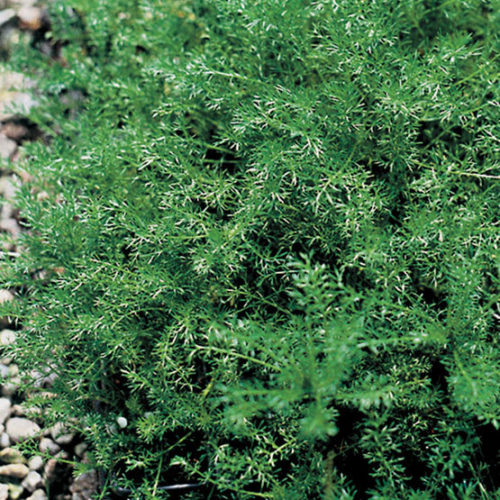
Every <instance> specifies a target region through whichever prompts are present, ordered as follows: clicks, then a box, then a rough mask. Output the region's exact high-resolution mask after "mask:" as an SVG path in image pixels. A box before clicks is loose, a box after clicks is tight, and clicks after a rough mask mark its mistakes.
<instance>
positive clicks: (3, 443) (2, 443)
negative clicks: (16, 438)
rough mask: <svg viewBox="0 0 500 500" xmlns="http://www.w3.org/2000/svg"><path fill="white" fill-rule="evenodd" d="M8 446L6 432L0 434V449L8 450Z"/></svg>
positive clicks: (8, 440) (8, 438) (8, 439)
mask: <svg viewBox="0 0 500 500" xmlns="http://www.w3.org/2000/svg"><path fill="white" fill-rule="evenodd" d="M9 446H10V437H9V435H8V434H7V433H6V432H2V434H0V448H8V447H9Z"/></svg>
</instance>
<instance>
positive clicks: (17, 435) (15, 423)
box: [5, 417, 40, 443]
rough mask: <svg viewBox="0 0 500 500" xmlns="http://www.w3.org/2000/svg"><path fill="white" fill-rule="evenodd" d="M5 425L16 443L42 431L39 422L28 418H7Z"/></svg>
mask: <svg viewBox="0 0 500 500" xmlns="http://www.w3.org/2000/svg"><path fill="white" fill-rule="evenodd" d="M5 427H6V429H7V434H8V435H9V437H10V439H11V440H12V441H13V442H14V443H17V442H19V441H23V440H24V439H27V438H30V437H33V436H35V435H36V434H38V433H39V432H40V427H39V426H38V424H36V423H35V422H33V421H31V420H28V419H27V418H19V417H14V418H10V419H9V420H7V425H6V426H5Z"/></svg>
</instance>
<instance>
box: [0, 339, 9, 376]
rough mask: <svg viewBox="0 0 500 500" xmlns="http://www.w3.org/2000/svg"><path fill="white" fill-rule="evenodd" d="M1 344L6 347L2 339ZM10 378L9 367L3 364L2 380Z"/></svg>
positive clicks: (1, 370)
mask: <svg viewBox="0 0 500 500" xmlns="http://www.w3.org/2000/svg"><path fill="white" fill-rule="evenodd" d="M0 344H2V345H5V344H3V342H2V341H1V338H0ZM8 376H9V367H8V366H7V365H4V364H3V363H2V364H0V378H8Z"/></svg>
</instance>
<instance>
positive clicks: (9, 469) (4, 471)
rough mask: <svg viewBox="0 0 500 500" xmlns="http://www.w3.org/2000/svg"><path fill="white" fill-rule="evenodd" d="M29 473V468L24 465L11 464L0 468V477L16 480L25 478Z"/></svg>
mask: <svg viewBox="0 0 500 500" xmlns="http://www.w3.org/2000/svg"><path fill="white" fill-rule="evenodd" d="M29 471H30V470H29V469H28V467H27V466H26V465H24V464H9V465H2V466H0V476H10V477H15V478H16V479H23V478H25V477H26V476H27V475H28V473H29Z"/></svg>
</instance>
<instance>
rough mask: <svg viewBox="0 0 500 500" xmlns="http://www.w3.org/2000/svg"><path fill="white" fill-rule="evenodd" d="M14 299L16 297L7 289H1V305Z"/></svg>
mask: <svg viewBox="0 0 500 500" xmlns="http://www.w3.org/2000/svg"><path fill="white" fill-rule="evenodd" d="M13 298H14V295H13V294H12V292H9V290H6V289H5V288H2V289H0V304H3V303H4V302H8V301H9V300H12V299H13ZM4 331H5V330H3V331H2V333H3V332H4ZM9 331H10V330H9Z"/></svg>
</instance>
